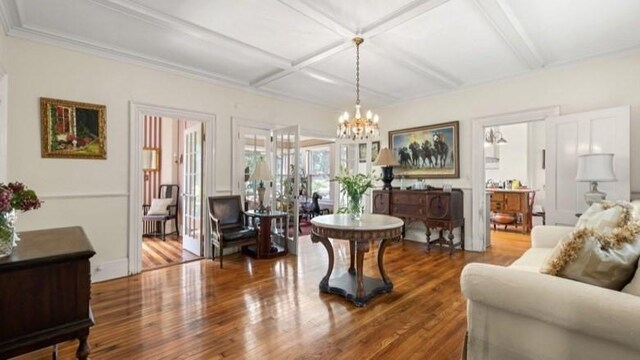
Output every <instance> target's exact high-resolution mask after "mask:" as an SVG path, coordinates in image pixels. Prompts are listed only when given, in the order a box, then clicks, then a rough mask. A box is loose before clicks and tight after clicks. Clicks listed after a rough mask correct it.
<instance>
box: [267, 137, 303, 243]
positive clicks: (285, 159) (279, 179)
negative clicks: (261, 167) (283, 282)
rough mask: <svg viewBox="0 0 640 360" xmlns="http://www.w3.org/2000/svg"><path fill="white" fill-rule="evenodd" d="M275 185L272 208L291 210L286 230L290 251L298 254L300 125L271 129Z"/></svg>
mask: <svg viewBox="0 0 640 360" xmlns="http://www.w3.org/2000/svg"><path fill="white" fill-rule="evenodd" d="M271 139H272V145H271V149H272V153H273V155H272V156H273V157H272V158H273V161H272V162H271V164H272V165H273V169H272V172H273V179H274V188H273V191H272V203H271V205H272V208H274V207H275V208H276V209H277V210H281V211H286V212H288V213H289V229H290V230H289V229H286V231H284V234H285V237H286V239H287V241H288V242H289V244H288V246H289V252H290V253H291V254H293V255H297V254H298V235H299V234H298V229H299V221H300V216H299V213H300V206H299V201H298V200H299V196H300V156H301V154H300V127H299V126H298V125H296V126H290V127H285V128H282V129H277V130H273V132H272V137H271Z"/></svg>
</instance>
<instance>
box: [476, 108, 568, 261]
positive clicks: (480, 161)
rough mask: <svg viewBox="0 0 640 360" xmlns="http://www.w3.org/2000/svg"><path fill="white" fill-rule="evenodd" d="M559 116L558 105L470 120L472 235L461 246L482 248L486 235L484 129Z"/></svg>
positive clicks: (483, 247)
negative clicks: (469, 239)
mask: <svg viewBox="0 0 640 360" xmlns="http://www.w3.org/2000/svg"><path fill="white" fill-rule="evenodd" d="M557 115H560V106H549V107H544V108H537V109H530V110H524V111H517V112H512V113H506V114H497V115H489V116H484V117H479V118H475V119H473V121H472V130H471V138H472V141H471V143H472V151H471V164H472V165H471V179H472V181H471V182H472V184H471V186H472V200H471V213H472V214H473V215H472V234H473V236H472V237H471V243H470V244H465V249H468V250H471V251H486V248H487V239H486V237H487V234H486V232H485V230H486V229H487V226H486V216H487V214H485V207H486V204H485V185H486V184H485V182H484V175H485V173H484V170H485V168H484V163H485V161H484V128H485V127H487V126H500V125H510V124H521V123H529V122H533V121H541V120H542V121H544V120H546V119H547V118H548V117H550V116H557Z"/></svg>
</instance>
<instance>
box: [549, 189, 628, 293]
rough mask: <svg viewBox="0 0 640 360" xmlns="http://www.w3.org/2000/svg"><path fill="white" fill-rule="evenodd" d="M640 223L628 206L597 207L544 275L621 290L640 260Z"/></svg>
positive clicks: (562, 243)
mask: <svg viewBox="0 0 640 360" xmlns="http://www.w3.org/2000/svg"><path fill="white" fill-rule="evenodd" d="M639 234H640V223H639V222H638V220H636V218H635V217H634V216H633V207H632V206H631V204H630V203H628V202H617V203H612V202H607V201H604V202H601V203H597V204H593V205H592V206H591V207H590V208H589V209H588V210H587V211H586V212H585V213H584V214H583V215H582V216H581V217H580V219H579V220H578V223H577V224H576V228H575V230H574V231H573V232H571V234H569V235H568V236H567V237H566V238H564V239H563V240H562V241H560V242H559V243H558V245H557V246H556V247H555V248H554V250H553V253H552V254H551V256H550V257H549V259H548V260H547V262H546V264H545V265H544V266H543V267H542V269H540V272H542V273H546V274H550V275H555V276H561V277H565V278H568V279H572V280H576V281H580V282H584V283H587V284H591V285H596V286H601V287H605V288H608V289H613V290H621V289H622V288H623V287H624V286H625V284H627V283H628V282H629V280H630V279H631V277H632V276H633V273H634V271H635V270H636V264H637V262H638V258H639V257H640V237H638V235H639Z"/></svg>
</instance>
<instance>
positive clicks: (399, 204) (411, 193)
mask: <svg viewBox="0 0 640 360" xmlns="http://www.w3.org/2000/svg"><path fill="white" fill-rule="evenodd" d="M373 213H375V214H387V215H392V216H397V217H399V218H402V219H404V220H405V221H412V220H413V221H421V222H422V223H423V224H424V225H425V227H426V228H427V232H426V237H427V251H429V250H430V249H431V243H434V242H439V243H441V244H442V243H445V244H447V245H448V246H449V250H450V252H453V249H454V248H455V247H456V246H460V247H461V248H462V249H463V250H464V194H463V192H462V190H460V189H453V190H452V191H450V192H446V191H442V190H374V191H373ZM457 227H459V228H460V230H461V236H460V237H461V240H460V241H458V242H457V243H454V242H453V239H454V235H453V229H455V228H457ZM431 229H436V230H437V231H438V233H439V236H438V238H437V239H434V240H431ZM445 231H447V232H448V235H447V238H446V239H445V238H444V232H445Z"/></svg>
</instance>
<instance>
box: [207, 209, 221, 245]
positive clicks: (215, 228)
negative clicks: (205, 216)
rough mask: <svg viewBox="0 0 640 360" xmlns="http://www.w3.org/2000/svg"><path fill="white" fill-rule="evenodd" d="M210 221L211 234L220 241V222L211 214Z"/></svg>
mask: <svg viewBox="0 0 640 360" xmlns="http://www.w3.org/2000/svg"><path fill="white" fill-rule="evenodd" d="M209 219H210V220H211V234H212V235H213V236H215V238H216V239H220V221H218V219H216V218H215V217H213V215H211V214H209Z"/></svg>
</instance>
